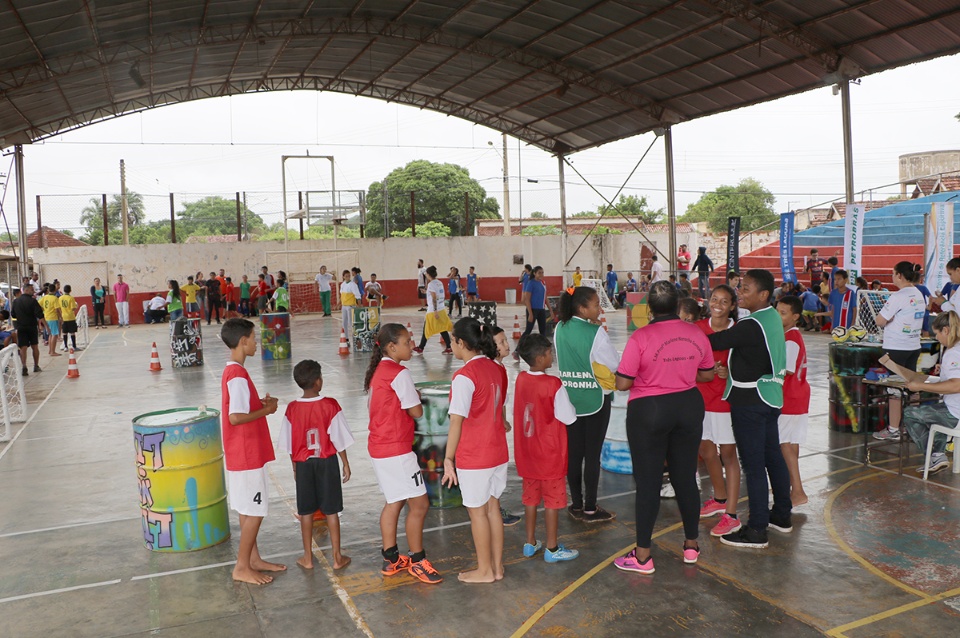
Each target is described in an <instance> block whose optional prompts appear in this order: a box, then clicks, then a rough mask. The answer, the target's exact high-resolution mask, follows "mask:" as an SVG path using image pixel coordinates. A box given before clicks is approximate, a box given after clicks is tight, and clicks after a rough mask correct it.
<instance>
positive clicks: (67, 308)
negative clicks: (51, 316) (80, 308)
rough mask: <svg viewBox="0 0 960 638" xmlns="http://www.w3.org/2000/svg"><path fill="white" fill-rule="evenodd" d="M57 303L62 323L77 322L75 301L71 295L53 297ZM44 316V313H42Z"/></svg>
mask: <svg viewBox="0 0 960 638" xmlns="http://www.w3.org/2000/svg"><path fill="white" fill-rule="evenodd" d="M54 299H57V301H59V302H60V316H61V317H63V321H64V322H67V321H76V320H77V300H76V299H74V298H73V297H72V296H71V295H66V294H65V295H61V296H60V297H59V298H57V297H54ZM44 315H46V312H44ZM44 318H46V317H44Z"/></svg>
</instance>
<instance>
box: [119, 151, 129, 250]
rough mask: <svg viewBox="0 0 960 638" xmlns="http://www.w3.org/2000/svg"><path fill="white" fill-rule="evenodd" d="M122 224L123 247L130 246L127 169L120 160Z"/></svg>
mask: <svg viewBox="0 0 960 638" xmlns="http://www.w3.org/2000/svg"><path fill="white" fill-rule="evenodd" d="M120 224H121V226H120V227H121V228H122V229H123V245H124V246H129V245H130V221H129V220H128V218H127V167H126V164H124V161H123V160H120Z"/></svg>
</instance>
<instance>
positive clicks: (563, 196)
mask: <svg viewBox="0 0 960 638" xmlns="http://www.w3.org/2000/svg"><path fill="white" fill-rule="evenodd" d="M557 170H558V172H559V175H558V177H559V181H560V263H561V264H562V266H561V268H560V277H561V278H562V282H563V285H564V286H566V284H567V277H566V274H564V273H565V271H566V269H567V181H566V179H564V176H563V155H557Z"/></svg>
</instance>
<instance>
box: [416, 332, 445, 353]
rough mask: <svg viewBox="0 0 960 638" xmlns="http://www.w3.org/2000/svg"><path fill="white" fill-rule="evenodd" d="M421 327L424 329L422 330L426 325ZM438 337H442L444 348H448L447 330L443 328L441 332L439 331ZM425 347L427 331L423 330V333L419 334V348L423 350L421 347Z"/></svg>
mask: <svg viewBox="0 0 960 638" xmlns="http://www.w3.org/2000/svg"><path fill="white" fill-rule="evenodd" d="M423 329H424V331H426V329H427V327H426V326H424V327H423ZM440 338H441V339H443V346H444V347H445V348H449V347H450V333H449V332H447V331H446V330H444V331H443V332H441V333H440ZM426 347H427V333H426V332H423V333H422V334H421V336H420V349H421V350H423V349H424V348H426Z"/></svg>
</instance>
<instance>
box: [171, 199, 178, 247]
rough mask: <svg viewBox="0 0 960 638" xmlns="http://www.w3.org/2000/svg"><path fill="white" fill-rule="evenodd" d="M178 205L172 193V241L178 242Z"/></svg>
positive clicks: (172, 242)
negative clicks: (176, 209)
mask: <svg viewBox="0 0 960 638" xmlns="http://www.w3.org/2000/svg"><path fill="white" fill-rule="evenodd" d="M175 208H176V205H175V204H174V201H173V193H170V243H171V244H175V243H177V214H176V212H175Z"/></svg>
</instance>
